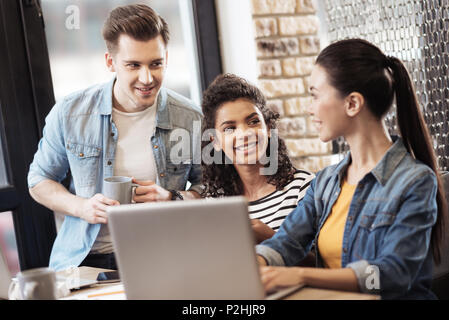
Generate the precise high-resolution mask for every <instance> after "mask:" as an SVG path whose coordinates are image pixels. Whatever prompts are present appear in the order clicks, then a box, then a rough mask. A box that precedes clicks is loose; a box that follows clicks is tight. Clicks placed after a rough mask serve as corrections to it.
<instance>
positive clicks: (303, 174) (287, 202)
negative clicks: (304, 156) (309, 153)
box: [248, 170, 315, 231]
mask: <svg viewBox="0 0 449 320" xmlns="http://www.w3.org/2000/svg"><path fill="white" fill-rule="evenodd" d="M314 177H315V175H314V174H313V173H310V172H307V171H303V170H296V172H295V174H294V179H293V180H292V181H290V182H289V183H288V184H287V185H286V186H285V187H284V189H282V190H279V191H278V190H276V191H274V192H273V193H270V194H269V195H267V196H265V197H263V198H260V199H258V200H255V201H251V202H249V203H248V212H249V217H250V219H259V220H261V221H262V222H263V223H265V224H266V225H268V226H269V227H270V228H271V229H273V230H274V231H277V230H278V229H279V227H280V226H281V224H282V222H283V221H284V219H285V217H287V215H288V214H289V213H290V212H292V211H293V209H295V208H296V206H297V205H298V202H299V201H300V200H301V199H302V198H303V197H304V195H305V194H306V190H307V188H308V187H309V185H310V182H311V181H312V180H313V178H314Z"/></svg>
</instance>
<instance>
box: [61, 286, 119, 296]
mask: <svg viewBox="0 0 449 320" xmlns="http://www.w3.org/2000/svg"><path fill="white" fill-rule="evenodd" d="M61 300H126V295H125V291H124V289H123V284H121V283H120V284H116V285H108V286H101V287H98V288H92V289H90V290H81V291H80V292H79V293H76V294H73V295H71V296H69V297H65V298H62V299H61Z"/></svg>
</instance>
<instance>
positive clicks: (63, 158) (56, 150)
mask: <svg viewBox="0 0 449 320" xmlns="http://www.w3.org/2000/svg"><path fill="white" fill-rule="evenodd" d="M60 109H61V105H60V104H58V103H57V104H56V105H55V106H54V107H53V108H52V110H51V111H50V113H49V114H48V115H47V117H46V118H45V127H44V130H43V136H42V138H41V140H40V141H39V144H38V149H37V151H36V153H35V154H34V158H33V161H32V163H31V165H30V169H29V171H28V177H27V182H28V187H29V188H32V187H34V186H35V185H37V184H38V183H39V182H41V181H43V180H47V179H50V180H53V181H57V182H61V181H62V180H63V179H64V178H65V176H66V174H67V171H68V170H69V163H68V160H67V154H66V151H65V143H64V134H63V131H62V130H63V129H62V128H63V123H62V120H61V116H60V111H61V110H60Z"/></svg>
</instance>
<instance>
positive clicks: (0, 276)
mask: <svg viewBox="0 0 449 320" xmlns="http://www.w3.org/2000/svg"><path fill="white" fill-rule="evenodd" d="M10 283H11V272H10V271H9V268H8V264H7V263H6V258H5V257H4V256H3V252H2V250H1V248H0V300H1V299H4V300H8V289H9V284H10Z"/></svg>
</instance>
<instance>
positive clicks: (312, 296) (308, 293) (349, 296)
mask: <svg viewBox="0 0 449 320" xmlns="http://www.w3.org/2000/svg"><path fill="white" fill-rule="evenodd" d="M105 271H111V270H107V269H99V268H91V267H80V268H79V275H80V277H81V278H84V279H96V278H97V276H98V273H100V272H105ZM65 275H66V274H65ZM114 285H115V286H116V285H117V283H112V284H102V285H96V286H94V287H91V288H86V289H80V290H77V291H73V292H72V293H71V294H70V296H69V298H70V297H71V296H74V295H77V294H78V295H79V293H87V294H89V293H92V294H94V293H95V292H96V291H98V289H99V288H106V287H111V286H114ZM379 299H380V297H379V296H377V295H371V294H363V293H357V292H346V291H337V290H327V289H319V288H311V287H304V288H301V289H299V290H298V291H296V292H294V293H292V294H290V295H289V296H287V297H285V298H284V300H379Z"/></svg>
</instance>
